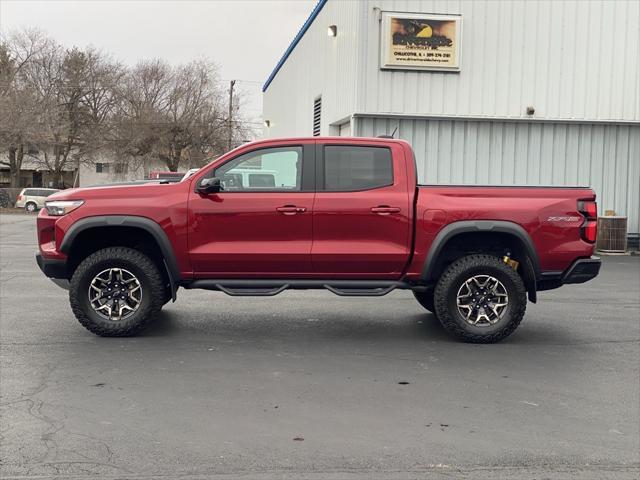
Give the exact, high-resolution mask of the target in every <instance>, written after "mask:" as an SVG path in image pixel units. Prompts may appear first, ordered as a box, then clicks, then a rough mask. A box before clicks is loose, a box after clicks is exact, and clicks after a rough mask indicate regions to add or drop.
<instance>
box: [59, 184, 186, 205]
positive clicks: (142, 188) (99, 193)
mask: <svg viewBox="0 0 640 480" xmlns="http://www.w3.org/2000/svg"><path fill="white" fill-rule="evenodd" d="M176 185H178V183H167V182H160V181H154V180H151V181H150V180H141V181H137V182H126V183H113V184H107V185H94V186H90V187H82V188H69V189H67V190H61V191H59V192H57V193H54V194H53V195H50V196H49V197H47V201H52V200H88V199H91V198H123V197H128V196H132V197H139V196H147V195H155V194H158V195H161V194H162V191H163V190H164V189H167V188H171V187H175V186H176Z"/></svg>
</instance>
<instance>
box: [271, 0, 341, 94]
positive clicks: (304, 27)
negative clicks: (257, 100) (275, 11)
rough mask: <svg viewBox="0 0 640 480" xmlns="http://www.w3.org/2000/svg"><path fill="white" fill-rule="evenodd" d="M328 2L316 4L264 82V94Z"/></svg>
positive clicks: (323, 0)
mask: <svg viewBox="0 0 640 480" xmlns="http://www.w3.org/2000/svg"><path fill="white" fill-rule="evenodd" d="M327 1H328V0H318V3H317V4H316V7H315V8H314V9H313V11H312V12H311V15H309V18H307V21H306V22H304V25H302V28H301V29H300V31H299V32H298V34H297V35H296V36H295V37H294V39H293V41H292V42H291V44H290V45H289V47H288V48H287V50H286V51H285V52H284V55H282V58H281V59H280V61H279V62H278V64H277V65H276V68H274V69H273V71H272V72H271V75H269V78H267V81H266V82H264V85H263V86H262V91H263V92H266V90H267V88H269V85H270V84H271V82H272V81H273V79H274V78H275V77H276V75H277V73H278V71H279V70H280V69H281V68H282V66H283V65H284V62H286V61H287V58H289V55H291V52H293V49H294V48H296V45H298V42H300V40H302V37H303V36H304V34H305V33H306V31H307V30H309V27H310V26H311V24H312V23H313V21H314V20H315V19H316V17H317V16H318V14H319V13H320V11H321V10H322V7H324V6H325V5H326V3H327Z"/></svg>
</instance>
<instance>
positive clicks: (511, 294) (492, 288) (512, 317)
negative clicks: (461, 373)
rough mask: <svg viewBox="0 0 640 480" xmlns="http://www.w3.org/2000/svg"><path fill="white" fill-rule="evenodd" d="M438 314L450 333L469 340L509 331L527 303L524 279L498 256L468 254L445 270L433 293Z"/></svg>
mask: <svg viewBox="0 0 640 480" xmlns="http://www.w3.org/2000/svg"><path fill="white" fill-rule="evenodd" d="M434 303H435V305H434V306H435V309H436V313H437V317H438V319H439V320H440V322H441V323H442V326H443V327H444V328H445V330H447V331H448V332H449V333H451V334H453V335H454V336H456V337H458V338H459V339H461V340H463V341H465V342H470V343H494V342H498V341H500V340H502V339H503V338H505V337H507V336H509V335H511V334H512V333H513V332H514V330H515V329H516V328H517V327H518V325H519V324H520V322H521V321H522V317H523V316H524V312H525V309H526V307H527V295H526V288H525V286H524V282H523V281H522V278H521V277H520V275H518V273H517V272H516V271H515V270H513V269H512V268H511V267H510V266H508V265H507V264H505V263H504V262H503V261H501V259H499V258H498V257H494V256H491V255H469V256H466V257H462V258H460V259H458V260H456V261H455V262H453V263H452V264H451V265H449V267H447V269H446V270H445V271H444V273H443V274H442V276H441V277H440V280H439V281H438V284H437V285H436V289H435V294H434Z"/></svg>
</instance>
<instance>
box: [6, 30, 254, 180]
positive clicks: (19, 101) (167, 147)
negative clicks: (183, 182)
mask: <svg viewBox="0 0 640 480" xmlns="http://www.w3.org/2000/svg"><path fill="white" fill-rule="evenodd" d="M225 98H226V91H225V88H224V86H222V84H221V83H220V81H219V78H218V74H217V67H216V66H215V65H214V64H212V63H210V62H207V61H194V62H191V63H187V64H184V65H178V66H171V65H169V64H168V63H166V62H164V61H162V60H159V59H157V60H150V61H143V62H140V63H139V64H137V65H136V66H134V67H132V68H126V67H124V66H122V65H121V64H119V63H118V62H116V61H114V60H112V59H111V58H110V57H109V56H107V55H105V54H103V53H102V52H100V51H98V50H96V49H94V48H90V47H89V48H84V49H81V48H71V49H64V48H63V47H61V46H60V45H59V44H58V43H56V42H55V41H53V40H52V39H50V38H48V37H47V36H46V35H45V34H44V33H42V32H41V31H39V30H25V31H21V32H17V33H13V34H11V35H8V36H4V37H0V109H1V110H2V115H0V152H7V156H6V159H5V158H1V159H0V164H1V165H6V166H8V167H9V170H10V172H11V183H12V185H15V186H17V185H18V182H19V174H20V170H21V168H22V163H23V159H24V158H25V156H28V157H29V158H30V160H31V161H32V162H34V163H36V164H37V165H39V166H40V168H42V169H46V170H48V171H50V172H52V173H53V175H54V179H55V182H56V183H57V184H58V186H61V187H63V186H65V185H63V178H64V176H63V174H64V172H65V171H68V170H76V172H79V169H80V166H81V164H83V163H84V164H86V163H92V162H94V161H95V160H96V158H97V156H98V155H100V154H104V153H107V154H108V153H113V154H114V155H116V156H117V157H119V158H121V159H122V160H125V161H127V162H128V163H129V165H130V166H135V165H134V164H135V163H137V162H139V161H142V162H144V161H145V160H146V159H158V160H161V161H162V162H164V163H165V164H166V165H167V168H168V169H169V170H171V171H177V170H178V169H179V168H181V167H183V166H185V165H188V166H193V165H202V164H203V163H205V161H206V158H207V157H208V156H211V155H216V154H219V153H222V152H224V151H225V150H226V147H227V145H226V144H227V139H228V138H232V139H234V140H235V141H237V139H240V138H244V135H245V132H244V129H243V128H242V125H243V123H242V121H241V115H240V113H239V111H238V107H237V106H238V105H240V103H241V98H239V96H238V95H237V94H236V95H235V96H234V99H233V100H234V105H235V108H234V109H233V111H232V112H231V113H232V114H233V117H232V118H233V121H231V119H230V118H229V117H228V115H229V113H228V110H227V106H226V105H225ZM229 111H230V110H229ZM230 128H231V129H232V131H231V132H229V129H230ZM135 169H137V168H134V170H135Z"/></svg>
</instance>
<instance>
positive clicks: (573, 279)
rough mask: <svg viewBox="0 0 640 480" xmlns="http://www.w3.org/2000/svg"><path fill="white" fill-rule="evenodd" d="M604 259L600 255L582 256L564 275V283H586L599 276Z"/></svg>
mask: <svg viewBox="0 0 640 480" xmlns="http://www.w3.org/2000/svg"><path fill="white" fill-rule="evenodd" d="M601 265H602V261H601V260H600V258H599V257H591V258H580V259H578V260H576V261H575V262H573V264H572V265H571V266H570V267H569V269H568V270H567V271H566V272H565V273H564V275H563V276H562V283H563V284H567V283H584V282H588V281H589V280H591V279H593V278H595V277H597V276H598V273H600V266H601Z"/></svg>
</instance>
